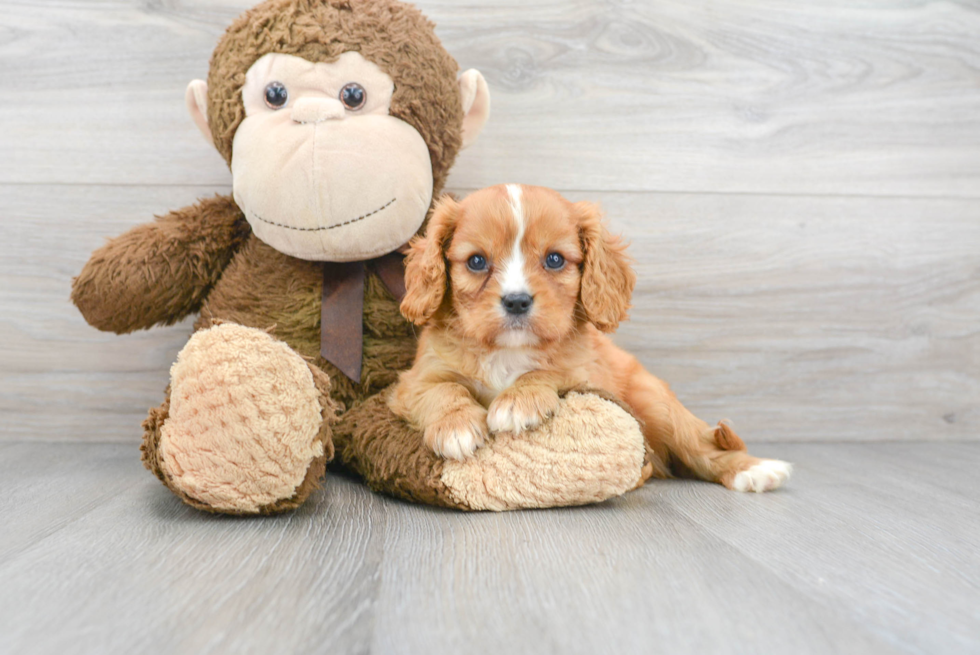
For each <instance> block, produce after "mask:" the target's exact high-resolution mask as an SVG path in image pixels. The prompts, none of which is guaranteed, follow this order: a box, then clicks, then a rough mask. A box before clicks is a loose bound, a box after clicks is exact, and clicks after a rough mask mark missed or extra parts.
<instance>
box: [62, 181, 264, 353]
mask: <svg viewBox="0 0 980 655" xmlns="http://www.w3.org/2000/svg"><path fill="white" fill-rule="evenodd" d="M250 234H251V229H250V228H249V226H248V222H246V220H245V216H244V215H243V214H242V212H241V210H240V209H238V206H237V205H236V204H235V201H234V200H232V199H231V198H230V197H228V196H216V197H214V198H209V199H207V200H201V201H200V202H198V203H197V204H196V205H193V206H191V207H185V208H184V209H179V210H177V211H173V212H170V213H169V214H166V215H164V216H160V217H157V219H156V221H154V222H153V223H146V224H145V225H140V226H137V227H135V228H133V229H132V230H130V231H129V232H126V233H125V234H123V235H122V236H119V237H117V238H115V239H113V240H111V241H110V242H109V243H107V244H106V245H104V246H102V247H101V248H99V249H98V250H96V251H95V252H94V253H92V257H91V258H90V259H89V261H88V263H87V264H85V267H84V268H83V269H82V272H81V273H80V274H79V275H78V277H77V278H75V281H74V283H73V285H72V290H71V299H72V302H74V303H75V305H76V306H78V309H79V310H80V311H81V312H82V315H83V316H85V320H87V321H88V322H89V323H90V324H91V325H92V326H94V327H97V328H99V329H100V330H106V331H110V332H115V333H117V334H124V333H126V332H132V331H133V330H140V329H145V328H149V327H152V326H154V325H157V324H163V325H169V324H171V323H176V322H177V321H179V320H180V319H182V318H184V317H185V316H188V315H189V314H192V313H194V312H196V311H198V310H200V308H201V303H202V302H203V301H204V299H205V298H207V296H208V294H209V293H210V291H211V289H212V288H213V287H214V284H215V283H216V282H217V281H218V279H219V278H220V277H221V273H222V271H223V270H224V268H225V267H226V266H227V265H228V262H230V261H231V259H232V257H233V256H234V254H235V251H236V250H237V249H238V248H239V247H240V246H241V245H242V243H244V242H245V241H246V240H247V239H248V237H249V235H250Z"/></svg>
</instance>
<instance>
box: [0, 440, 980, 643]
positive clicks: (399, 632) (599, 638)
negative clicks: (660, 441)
mask: <svg viewBox="0 0 980 655" xmlns="http://www.w3.org/2000/svg"><path fill="white" fill-rule="evenodd" d="M756 450H757V451H758V452H759V453H760V454H764V455H769V456H776V457H782V458H786V459H789V460H792V461H794V462H795V463H796V475H795V477H794V478H793V480H792V481H791V483H790V485H789V486H788V487H786V488H785V489H783V490H781V491H779V492H776V493H772V494H765V495H740V494H735V493H731V492H727V491H726V490H724V489H722V488H720V487H717V486H714V485H709V484H706V483H696V482H687V481H668V482H656V483H652V484H650V485H648V486H646V487H645V488H643V489H641V490H639V491H636V492H633V493H630V494H628V495H626V496H625V497H622V498H620V499H617V500H614V501H611V502H607V503H605V504H603V505H598V506H592V507H584V508H574V509H563V510H547V511H529V512H516V513H506V514H489V513H484V514H463V513H457V512H452V511H443V510H438V509H433V508H428V507H420V506H415V505H409V504H405V503H402V502H398V501H395V500H391V499H388V498H385V497H381V496H376V495H373V494H371V493H370V492H369V491H367V490H366V489H365V488H364V486H363V485H362V484H360V483H358V482H356V481H352V480H349V479H346V478H344V477H339V476H337V475H331V476H329V477H328V479H327V483H326V485H325V488H324V489H323V490H321V491H320V492H318V493H317V494H316V495H315V496H314V498H313V499H312V500H311V502H310V503H309V504H308V505H306V506H305V507H304V508H303V509H302V510H300V511H299V512H296V513H294V514H291V515H288V516H282V517H277V518H271V519H245V520H242V519H232V518H221V517H212V516H208V515H205V514H202V513H200V512H197V511H195V510H192V509H190V508H188V507H186V506H184V505H182V504H181V503H180V502H179V501H178V500H177V499H176V498H174V497H173V496H172V495H171V494H170V493H169V492H168V491H166V490H165V489H164V488H163V487H162V486H161V485H160V484H159V483H158V482H157V481H156V480H155V479H154V478H152V477H151V476H150V475H149V474H148V473H147V472H146V471H144V470H143V469H142V468H141V467H140V465H139V462H138V456H137V452H136V450H135V448H134V447H132V446H129V445H121V444H51V443H47V444H42V443H36V442H35V443H28V442H24V443H16V442H8V443H4V444H0V516H2V517H3V521H2V523H3V528H2V530H0V653H4V654H6V653H11V654H13V653H17V654H31V653H58V654H61V653H100V654H110V655H111V654H115V653H290V652H293V653H316V652H331V653H366V652H371V653H377V654H381V653H430V654H432V655H437V654H440V653H494V654H500V653H653V652H663V653H694V652H703V653H801V654H802V653H844V652H846V653H930V654H935V653H943V654H956V653H964V654H965V653H976V652H978V651H980V558H978V557H977V552H978V548H980V522H978V521H977V517H978V514H980V503H978V500H977V499H978V494H980V479H978V477H977V475H976V471H977V468H978V467H980V444H977V443H929V444H921V443H877V444H828V443H824V444H770V445H764V446H760V447H757V448H756Z"/></svg>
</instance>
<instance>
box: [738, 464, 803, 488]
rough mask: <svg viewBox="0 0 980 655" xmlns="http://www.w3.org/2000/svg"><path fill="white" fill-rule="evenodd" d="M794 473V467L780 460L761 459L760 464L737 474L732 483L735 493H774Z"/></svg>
mask: <svg viewBox="0 0 980 655" xmlns="http://www.w3.org/2000/svg"><path fill="white" fill-rule="evenodd" d="M792 473H793V465H792V464H790V463H789V462H783V461H781V460H778V459H761V460H759V463H758V464H754V465H752V466H750V467H749V468H747V469H745V470H744V471H741V472H740V473H737V474H736V475H735V479H734V480H733V481H732V489H734V490H735V491H754V492H756V493H762V492H763V491H772V490H773V489H777V488H779V487H780V486H782V484H783V483H784V482H786V480H788V479H789V476H790V475H792Z"/></svg>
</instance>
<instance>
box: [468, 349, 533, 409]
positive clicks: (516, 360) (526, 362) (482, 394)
mask: <svg viewBox="0 0 980 655" xmlns="http://www.w3.org/2000/svg"><path fill="white" fill-rule="evenodd" d="M480 365H481V367H482V369H483V379H482V380H480V381H478V383H477V395H478V400H479V401H480V403H481V404H483V405H488V404H490V403H491V402H492V401H493V399H494V398H496V397H497V396H498V395H500V392H501V391H503V390H504V389H506V388H507V387H509V386H510V385H512V384H514V381H515V380H516V379H517V378H519V377H521V376H522V375H524V374H525V373H527V372H528V371H533V370H536V369H538V368H540V363H539V361H538V353H536V352H535V351H534V350H530V349H527V348H501V349H499V350H495V351H494V352H492V353H490V354H489V355H487V356H486V357H484V358H483V360H482V361H481V362H480Z"/></svg>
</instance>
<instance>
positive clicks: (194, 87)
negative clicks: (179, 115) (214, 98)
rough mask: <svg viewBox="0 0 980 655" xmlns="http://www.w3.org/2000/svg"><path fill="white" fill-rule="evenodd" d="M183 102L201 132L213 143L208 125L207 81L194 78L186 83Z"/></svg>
mask: <svg viewBox="0 0 980 655" xmlns="http://www.w3.org/2000/svg"><path fill="white" fill-rule="evenodd" d="M184 102H185V103H187V111H189V112H190V114H191V119H192V120H193V121H194V124H195V125H197V129H199V130H201V134H203V135H204V138H205V139H207V140H208V143H210V144H211V145H214V137H212V136H211V126H209V125H208V83H207V82H205V81H204V80H194V81H192V82H191V83H190V84H188V85H187V92H186V93H184Z"/></svg>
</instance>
